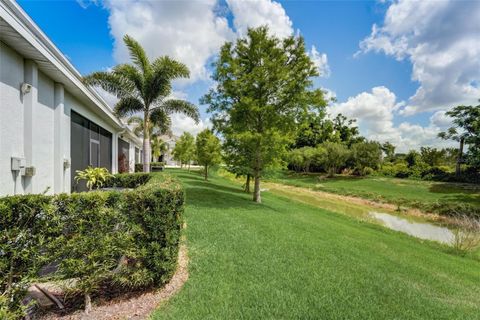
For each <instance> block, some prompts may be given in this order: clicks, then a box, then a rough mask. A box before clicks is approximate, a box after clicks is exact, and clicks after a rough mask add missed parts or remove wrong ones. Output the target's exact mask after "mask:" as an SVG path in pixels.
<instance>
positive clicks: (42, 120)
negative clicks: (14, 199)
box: [32, 72, 62, 193]
mask: <svg viewBox="0 0 480 320" xmlns="http://www.w3.org/2000/svg"><path fill="white" fill-rule="evenodd" d="M32 129H33V130H32V131H33V135H32V137H33V139H32V153H33V157H32V165H33V166H34V167H35V169H36V174H35V176H34V177H33V179H32V184H33V185H32V192H33V193H43V192H45V191H47V190H48V191H47V192H48V193H52V192H54V179H53V177H54V174H53V172H54V162H55V161H54V139H62V137H55V136H54V82H53V81H52V80H51V79H49V78H48V77H47V76H46V75H44V74H43V73H41V72H39V73H38V100H37V103H36V104H35V105H34V107H33V126H32Z"/></svg>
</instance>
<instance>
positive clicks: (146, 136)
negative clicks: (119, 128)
mask: <svg viewBox="0 0 480 320" xmlns="http://www.w3.org/2000/svg"><path fill="white" fill-rule="evenodd" d="M149 127H150V119H149V115H148V111H145V112H144V115H143V172H150V159H151V158H152V148H151V146H150V130H148V128H149Z"/></svg>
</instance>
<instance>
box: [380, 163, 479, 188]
mask: <svg viewBox="0 0 480 320" xmlns="http://www.w3.org/2000/svg"><path fill="white" fill-rule="evenodd" d="M378 173H379V174H380V175H383V176H388V177H395V178H414V179H422V180H428V181H442V182H465V183H476V184H479V183H480V173H478V172H477V171H476V170H475V169H473V168H471V167H467V168H466V169H465V170H463V171H462V172H461V174H460V176H456V175H455V172H454V169H453V168H451V167H448V166H429V165H428V164H426V163H422V162H420V163H417V164H415V165H413V166H408V165H407V164H406V163H403V162H400V163H385V164H384V165H382V168H381V169H380V170H379V171H378Z"/></svg>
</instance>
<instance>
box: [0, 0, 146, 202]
mask: <svg viewBox="0 0 480 320" xmlns="http://www.w3.org/2000/svg"><path fill="white" fill-rule="evenodd" d="M141 142H142V141H141V140H140V139H139V137H137V136H136V135H135V134H134V133H133V132H132V131H131V130H130V129H128V128H127V127H126V126H125V124H124V123H123V122H122V121H121V120H120V119H118V118H117V117H116V116H115V115H114V113H113V111H112V109H111V107H110V106H108V104H107V103H106V102H105V101H104V100H103V99H102V97H101V96H100V95H99V94H98V93H97V92H96V91H95V90H93V89H91V88H88V87H86V86H84V85H83V84H82V82H81V75H80V73H79V72H78V71H77V70H76V69H75V68H74V67H73V65H72V64H71V63H70V62H69V61H68V60H67V58H66V57H65V56H64V55H63V54H62V53H61V52H60V51H59V50H58V49H57V48H56V47H55V45H54V44H53V43H52V42H51V41H50V40H49V39H48V38H47V36H46V35H45V34H44V33H43V32H42V31H41V30H40V29H39V28H38V26H37V25H36V24H35V23H34V22H33V21H32V19H31V18H30V17H29V16H28V15H27V14H26V13H25V12H24V11H23V10H22V9H21V8H20V7H19V5H17V4H16V3H15V2H13V1H11V0H0V195H13V194H24V193H43V192H46V193H59V192H71V191H74V190H76V188H77V184H76V183H75V181H74V175H75V172H76V170H82V169H84V168H86V167H87V166H93V167H105V168H107V169H109V170H110V171H111V172H119V171H133V170H134V165H135V162H139V159H140V155H141V152H142V143H141Z"/></svg>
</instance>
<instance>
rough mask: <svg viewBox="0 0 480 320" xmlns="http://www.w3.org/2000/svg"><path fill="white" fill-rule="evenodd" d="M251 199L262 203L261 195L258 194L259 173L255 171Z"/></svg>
mask: <svg viewBox="0 0 480 320" xmlns="http://www.w3.org/2000/svg"><path fill="white" fill-rule="evenodd" d="M253 201H255V202H256V203H262V196H261V195H260V175H259V174H258V172H256V173H255V185H254V188H253Z"/></svg>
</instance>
